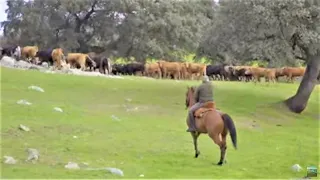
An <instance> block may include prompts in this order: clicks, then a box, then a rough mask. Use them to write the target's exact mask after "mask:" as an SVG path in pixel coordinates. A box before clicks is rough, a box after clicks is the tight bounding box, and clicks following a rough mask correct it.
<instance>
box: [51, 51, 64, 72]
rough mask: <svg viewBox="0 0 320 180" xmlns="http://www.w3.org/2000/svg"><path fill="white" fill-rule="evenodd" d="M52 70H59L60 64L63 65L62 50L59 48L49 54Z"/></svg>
mask: <svg viewBox="0 0 320 180" xmlns="http://www.w3.org/2000/svg"><path fill="white" fill-rule="evenodd" d="M51 57H52V61H53V66H54V68H57V69H61V68H62V64H65V63H66V62H65V60H64V54H63V50H62V49H61V48H56V49H53V50H52V53H51Z"/></svg>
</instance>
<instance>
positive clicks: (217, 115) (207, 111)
mask: <svg viewBox="0 0 320 180" xmlns="http://www.w3.org/2000/svg"><path fill="white" fill-rule="evenodd" d="M187 89H188V91H187V94H186V108H190V107H191V106H192V105H193V104H195V100H194V92H195V90H196V87H188V88H187ZM194 114H195V122H196V128H197V132H191V135H192V138H193V144H194V150H195V158H197V157H198V156H199V155H200V151H199V150H198V144H197V140H198V137H199V135H200V134H201V133H203V134H208V135H209V137H210V138H211V139H212V140H213V142H214V143H216V144H217V145H218V146H219V147H220V161H219V162H218V164H217V165H220V166H221V165H222V164H223V163H226V161H225V154H226V150H227V143H226V139H227V135H228V132H229V131H230V136H231V140H232V144H233V147H234V148H235V149H237V132H236V128H235V126H234V123H233V120H232V119H231V117H230V116H229V115H228V114H225V113H223V112H221V111H219V110H216V109H215V103H214V102H208V103H206V104H205V105H204V106H203V107H202V108H200V109H198V110H197V111H196V112H195V113H194ZM187 125H188V126H190V122H189V118H187Z"/></svg>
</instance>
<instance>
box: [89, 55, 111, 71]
mask: <svg viewBox="0 0 320 180" xmlns="http://www.w3.org/2000/svg"><path fill="white" fill-rule="evenodd" d="M88 55H89V57H90V58H91V59H92V60H93V61H94V62H95V63H96V66H93V64H92V63H91V61H87V66H89V67H90V70H91V68H93V71H95V70H96V69H99V72H100V73H101V74H106V69H107V72H108V74H110V73H111V69H112V67H111V62H110V61H111V60H110V59H109V58H107V57H105V56H103V55H102V54H97V53H95V52H90V53H88Z"/></svg>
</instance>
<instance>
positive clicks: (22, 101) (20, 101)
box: [17, 99, 32, 106]
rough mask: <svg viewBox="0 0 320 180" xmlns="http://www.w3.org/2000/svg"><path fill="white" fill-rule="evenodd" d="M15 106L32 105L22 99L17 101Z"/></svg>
mask: <svg viewBox="0 0 320 180" xmlns="http://www.w3.org/2000/svg"><path fill="white" fill-rule="evenodd" d="M17 104H21V105H28V106H29V105H31V104H32V103H30V102H28V101H27V100H24V99H20V100H19V101H17Z"/></svg>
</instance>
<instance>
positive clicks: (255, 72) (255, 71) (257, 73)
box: [245, 67, 265, 83]
mask: <svg viewBox="0 0 320 180" xmlns="http://www.w3.org/2000/svg"><path fill="white" fill-rule="evenodd" d="M245 74H246V75H249V74H252V77H253V78H254V80H253V81H254V82H255V83H256V82H257V81H259V82H260V78H261V77H264V75H265V68H261V67H250V68H246V71H245Z"/></svg>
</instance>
